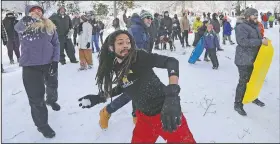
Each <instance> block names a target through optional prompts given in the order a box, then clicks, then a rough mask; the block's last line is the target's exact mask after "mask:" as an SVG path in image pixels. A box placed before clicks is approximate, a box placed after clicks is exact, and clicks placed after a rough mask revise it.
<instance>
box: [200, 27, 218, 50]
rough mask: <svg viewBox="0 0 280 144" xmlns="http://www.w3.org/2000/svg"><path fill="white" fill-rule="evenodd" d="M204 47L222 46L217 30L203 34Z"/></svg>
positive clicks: (214, 47)
mask: <svg viewBox="0 0 280 144" xmlns="http://www.w3.org/2000/svg"><path fill="white" fill-rule="evenodd" d="M203 38H204V39H203V48H205V49H216V48H220V44H219V40H218V37H217V35H216V33H215V32H213V31H212V32H205V33H204V35H203Z"/></svg>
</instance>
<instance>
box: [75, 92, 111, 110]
mask: <svg viewBox="0 0 280 144" xmlns="http://www.w3.org/2000/svg"><path fill="white" fill-rule="evenodd" d="M103 94H104V93H103V92H101V93H99V94H98V95H86V96H84V97H81V98H79V99H78V101H79V102H80V103H79V107H82V108H91V107H93V106H95V105H97V104H100V103H104V102H106V98H105V97H104V96H103Z"/></svg>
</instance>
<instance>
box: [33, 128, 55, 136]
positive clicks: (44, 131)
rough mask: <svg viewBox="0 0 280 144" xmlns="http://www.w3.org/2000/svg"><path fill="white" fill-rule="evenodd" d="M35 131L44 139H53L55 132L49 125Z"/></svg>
mask: <svg viewBox="0 0 280 144" xmlns="http://www.w3.org/2000/svg"><path fill="white" fill-rule="evenodd" d="M37 130H38V131H39V132H41V133H42V134H43V135H44V137H46V138H53V137H54V136H55V132H54V131H53V129H52V128H51V127H50V126H49V125H46V126H44V127H40V128H38V129H37Z"/></svg>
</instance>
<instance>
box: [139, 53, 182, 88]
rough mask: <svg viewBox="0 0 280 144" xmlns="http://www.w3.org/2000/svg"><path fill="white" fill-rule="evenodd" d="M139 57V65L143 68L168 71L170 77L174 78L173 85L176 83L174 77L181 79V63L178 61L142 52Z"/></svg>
mask: <svg viewBox="0 0 280 144" xmlns="http://www.w3.org/2000/svg"><path fill="white" fill-rule="evenodd" d="M137 55H138V56H137V57H138V60H139V64H140V65H142V66H143V67H150V68H154V67H156V68H165V69H167V71H168V76H169V77H170V78H172V79H170V80H171V81H172V83H173V82H174V81H176V80H175V78H174V77H173V76H176V77H177V78H178V77H179V61H178V60H177V59H175V58H173V57H168V56H164V55H158V54H156V53H147V52H145V51H142V50H139V51H138V53H137ZM138 60H137V61H138Z"/></svg>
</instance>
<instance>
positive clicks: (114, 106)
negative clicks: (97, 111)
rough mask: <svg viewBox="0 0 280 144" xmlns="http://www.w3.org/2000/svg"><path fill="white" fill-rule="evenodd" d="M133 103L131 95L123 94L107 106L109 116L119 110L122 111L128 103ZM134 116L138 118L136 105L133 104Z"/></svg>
mask: <svg viewBox="0 0 280 144" xmlns="http://www.w3.org/2000/svg"><path fill="white" fill-rule="evenodd" d="M130 101H131V98H130V96H129V95H127V94H125V93H123V94H122V95H120V96H119V97H117V98H116V99H114V100H113V101H112V102H111V103H110V104H108V105H107V106H106V110H107V112H108V113H109V114H112V113H114V112H116V111H117V110H118V109H120V108H121V107H123V106H124V105H126V104H127V103H128V102H130ZM132 108H133V110H132V116H134V117H136V115H135V109H136V108H135V105H134V103H133V102H132Z"/></svg>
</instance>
